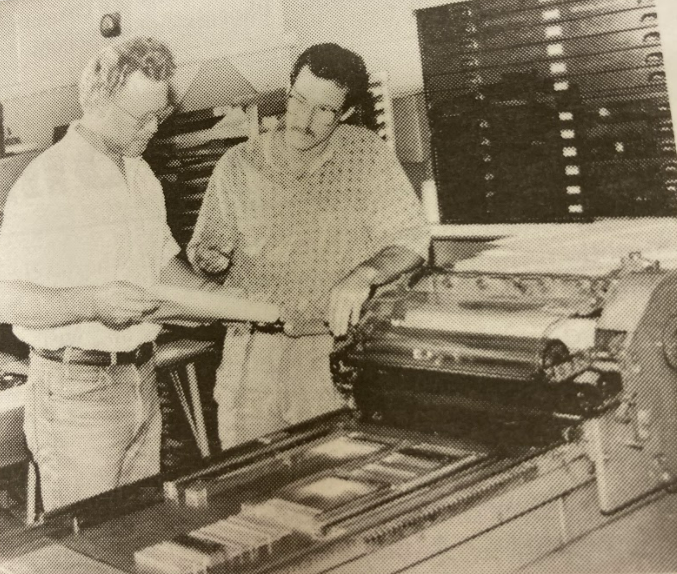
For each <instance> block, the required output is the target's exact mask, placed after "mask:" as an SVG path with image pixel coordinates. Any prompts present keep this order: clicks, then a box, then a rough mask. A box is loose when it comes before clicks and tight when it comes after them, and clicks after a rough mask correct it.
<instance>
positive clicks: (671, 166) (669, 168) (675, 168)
mask: <svg viewBox="0 0 677 574" xmlns="http://www.w3.org/2000/svg"><path fill="white" fill-rule="evenodd" d="M665 172H666V173H677V163H668V164H665Z"/></svg>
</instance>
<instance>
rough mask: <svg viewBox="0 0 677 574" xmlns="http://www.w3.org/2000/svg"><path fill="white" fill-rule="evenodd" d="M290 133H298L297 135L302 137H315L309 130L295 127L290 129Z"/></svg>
mask: <svg viewBox="0 0 677 574" xmlns="http://www.w3.org/2000/svg"><path fill="white" fill-rule="evenodd" d="M291 131H293V132H298V133H300V134H302V135H304V136H314V135H315V132H314V131H313V130H311V129H309V128H296V127H292V128H291Z"/></svg>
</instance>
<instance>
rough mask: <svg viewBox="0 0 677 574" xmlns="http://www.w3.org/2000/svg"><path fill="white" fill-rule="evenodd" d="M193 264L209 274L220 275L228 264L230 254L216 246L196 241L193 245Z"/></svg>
mask: <svg viewBox="0 0 677 574" xmlns="http://www.w3.org/2000/svg"><path fill="white" fill-rule="evenodd" d="M194 249H195V256H194V260H195V265H196V266H197V267H199V268H200V269H201V270H202V271H204V272H205V273H208V274H209V275H220V274H221V273H223V272H225V271H226V269H228V267H229V266H230V254H229V253H224V252H223V251H221V250H220V249H219V248H218V247H215V246H213V245H208V244H206V243H198V244H197V245H196V246H195V247H194Z"/></svg>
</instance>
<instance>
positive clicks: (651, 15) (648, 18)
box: [639, 12, 658, 24]
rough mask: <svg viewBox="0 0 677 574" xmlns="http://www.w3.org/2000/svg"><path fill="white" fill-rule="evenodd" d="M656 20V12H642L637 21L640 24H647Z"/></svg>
mask: <svg viewBox="0 0 677 574" xmlns="http://www.w3.org/2000/svg"><path fill="white" fill-rule="evenodd" d="M657 20H658V14H656V12H647V13H646V14H642V17H641V18H640V19H639V21H640V22H641V23H642V24H648V23H649V22H656V21H657Z"/></svg>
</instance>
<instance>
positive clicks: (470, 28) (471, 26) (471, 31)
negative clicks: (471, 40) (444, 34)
mask: <svg viewBox="0 0 677 574" xmlns="http://www.w3.org/2000/svg"><path fill="white" fill-rule="evenodd" d="M463 29H464V30H465V31H466V32H468V33H469V34H474V33H475V32H477V26H475V24H468V25H467V26H466V27H465V28H463Z"/></svg>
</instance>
